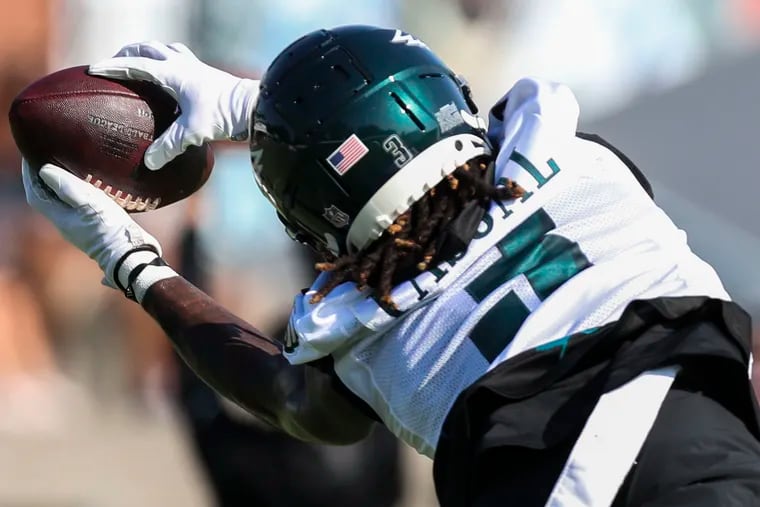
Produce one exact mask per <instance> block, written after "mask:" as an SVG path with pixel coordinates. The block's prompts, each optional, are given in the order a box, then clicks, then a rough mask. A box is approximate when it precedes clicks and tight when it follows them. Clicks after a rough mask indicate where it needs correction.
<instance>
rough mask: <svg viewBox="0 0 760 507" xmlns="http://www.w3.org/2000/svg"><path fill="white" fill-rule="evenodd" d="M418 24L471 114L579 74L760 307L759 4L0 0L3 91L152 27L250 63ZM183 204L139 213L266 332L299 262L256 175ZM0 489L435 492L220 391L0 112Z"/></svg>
mask: <svg viewBox="0 0 760 507" xmlns="http://www.w3.org/2000/svg"><path fill="white" fill-rule="evenodd" d="M349 23H368V24H377V25H385V26H393V27H400V28H403V29H405V30H407V31H410V32H412V33H414V34H415V35H417V36H418V37H419V38H421V39H423V40H424V41H425V42H427V44H428V45H429V46H430V47H431V48H432V49H433V50H434V51H436V52H437V53H439V54H440V55H441V56H443V58H444V59H445V60H446V61H447V62H448V63H449V65H450V66H451V67H452V68H453V69H454V70H455V71H457V72H459V73H461V74H464V75H465V76H466V77H467V78H468V80H469V81H470V83H471V85H472V88H473V90H474V94H475V99H476V101H477V102H478V103H479V104H480V106H481V108H482V109H483V110H484V111H487V109H488V108H489V107H490V106H491V104H492V103H493V102H495V101H496V100H497V99H498V98H499V97H500V96H501V95H503V94H504V93H505V92H506V91H507V90H508V89H509V87H510V86H511V85H512V84H513V83H514V81H515V80H516V79H518V78H520V77H522V76H525V75H538V76H543V77H547V78H551V79H555V80H559V81H563V82H565V83H567V84H569V85H570V86H571V87H572V88H573V89H574V91H575V92H576V94H577V96H578V98H579V101H580V103H581V112H582V114H581V127H582V130H584V131H588V132H595V133H598V134H600V135H602V136H603V137H605V138H607V139H608V140H609V141H611V142H612V143H613V144H616V145H617V146H618V147H619V148H620V149H622V150H623V151H624V152H625V153H626V154H627V155H628V156H629V157H631V158H632V159H633V160H634V161H635V162H636V163H637V164H638V165H639V167H640V168H641V169H642V170H643V172H644V173H645V174H646V175H647V176H648V177H649V179H650V180H651V182H652V184H653V186H654V190H655V197H656V200H657V201H658V203H659V204H660V205H661V206H662V207H663V208H665V209H666V210H667V211H668V212H669V213H670V214H671V216H672V217H673V218H674V220H675V221H676V222H677V223H679V224H680V225H681V226H682V227H683V228H684V229H685V230H686V231H687V233H688V235H689V238H690V242H691V244H692V246H693V248H694V249H695V250H696V251H697V252H698V253H699V254H700V255H701V256H702V257H704V258H705V259H707V260H708V261H710V262H711V263H712V264H713V265H714V266H715V267H716V269H717V271H718V272H719V273H720V274H721V276H722V277H723V279H724V281H725V283H726V285H727V287H728V289H729V291H730V293H731V294H732V295H733V297H734V299H736V300H737V301H739V302H740V303H742V304H743V305H744V307H745V308H747V309H748V310H749V311H750V312H751V313H752V314H753V316H754V318H755V321H756V322H759V323H760V270H758V269H757V265H756V262H757V259H758V256H759V255H760V221H758V213H757V210H758V205H757V202H758V199H757V197H756V191H757V189H758V188H760V170H758V168H757V166H758V161H760V142H758V137H759V136H758V134H760V120H758V118H760V97H759V96H758V92H757V90H758V84H760V2H757V0H668V1H667V2H663V1H662V0H355V1H353V2H346V1H345V0H277V1H276V2H272V1H263V0H130V1H129V2H127V1H117V0H26V1H24V2H4V4H3V16H2V17H0V105H1V106H2V108H4V110H5V111H7V110H8V106H9V104H10V101H11V100H12V98H13V97H14V96H15V95H16V94H17V93H18V91H20V90H21V88H23V87H24V86H25V85H27V84H29V83H30V82H31V81H33V80H35V79H36V78H38V77H41V76H42V75H44V74H46V73H48V72H50V71H52V70H55V69H58V68H62V67H68V66H72V65H79V64H87V63H89V62H92V61H94V60H98V59H101V58H105V57H108V56H110V55H112V54H113V53H115V52H116V51H117V50H118V49H119V48H120V47H121V46H122V45H124V44H127V43H130V42H135V41H140V40H148V39H156V40H162V41H166V42H169V41H182V42H184V43H185V44H187V45H188V46H189V47H190V48H192V49H193V50H194V51H195V52H196V53H197V54H198V55H199V56H200V57H201V58H202V59H204V60H206V61H207V62H209V63H211V64H213V65H216V66H219V67H223V68H225V69H227V70H230V71H231V72H235V73H237V74H240V75H246V76H251V77H255V76H258V75H260V74H261V72H263V70H265V68H266V66H267V63H268V62H269V61H270V60H271V58H272V57H273V56H274V55H276V54H277V53H278V52H279V51H280V50H281V49H283V48H284V47H285V46H286V45H287V44H288V43H289V42H291V41H292V40H294V39H296V38H297V37H299V36H300V35H302V34H304V33H306V32H308V31H311V30H313V29H317V28H323V27H324V28H328V27H331V26H336V25H340V24H349ZM216 159H217V163H216V169H215V171H214V173H213V174H212V177H211V179H210V180H209V182H208V183H207V185H206V186H205V187H204V188H203V189H202V190H201V191H200V192H199V193H198V194H197V195H196V196H194V197H193V198H192V199H189V200H187V201H184V202H182V203H179V204H176V205H174V206H171V207H169V208H167V209H165V210H159V211H156V212H153V213H151V214H149V215H145V216H141V217H140V221H141V222H142V223H143V224H144V225H145V226H146V227H147V228H148V229H149V230H150V231H151V232H152V233H154V234H155V235H156V236H157V237H158V238H159V239H160V240H161V242H162V244H163V245H164V248H165V250H166V252H167V256H168V258H169V260H170V262H172V264H174V265H175V266H177V267H178V269H179V270H180V271H182V272H183V273H184V274H185V275H186V276H188V277H189V278H191V279H192V280H194V281H195V282H196V283H197V284H199V285H200V286H202V287H204V288H205V289H206V290H207V291H209V292H210V293H212V294H213V295H214V296H215V297H216V298H217V299H218V300H220V301H221V302H222V303H223V304H225V305H227V306H228V307H230V308H231V309H232V310H233V311H235V312H237V313H238V314H240V315H242V316H244V317H245V318H247V319H249V320H251V321H252V322H255V323H256V324H257V325H258V326H259V327H260V328H263V329H265V330H269V331H272V332H276V331H277V330H278V329H280V328H281V327H282V326H283V325H284V319H285V318H286V316H287V313H288V311H289V307H290V302H291V298H292V296H293V294H295V292H296V291H297V290H299V289H300V288H301V287H304V286H306V285H308V284H309V282H310V278H311V277H312V269H311V262H312V259H310V258H309V257H308V254H307V253H306V252H304V251H302V250H301V249H300V247H298V246H297V245H295V244H293V243H291V242H290V240H288V239H287V237H286V235H285V234H283V232H282V231H281V228H280V226H279V225H278V222H277V220H276V219H275V216H274V213H273V212H272V211H271V210H270V209H269V208H268V205H267V204H266V203H265V201H264V199H263V198H262V197H261V196H260V195H259V194H258V191H257V190H256V189H255V186H254V184H253V180H252V178H251V173H250V168H249V162H248V156H247V151H246V147H245V145H219V146H217V147H216ZM0 208H1V209H0V217H2V218H0V507H20V506H24V507H29V506H35V507H48V506H50V507H52V506H56V507H63V506H66V507H75V506H76V507H80V506H81V507H85V506H86V507H90V506H92V507H100V506H103V507H111V506H113V507H116V506H134V505H140V506H141V507H154V506H155V507H158V506H167V505H183V506H186V507H195V506H197V507H212V506H234V505H256V506H270V505H271V506H291V505H293V506H305V507H308V506H315V507H316V506H320V505H329V506H331V507H340V506H342V505H362V506H374V505H376V506H378V507H380V506H388V507H390V506H396V507H425V506H428V505H435V501H434V496H433V493H432V489H431V480H430V463H429V462H428V461H427V460H426V459H424V458H420V457H419V456H416V454H415V453H414V452H413V451H410V450H408V449H407V448H406V447H404V446H402V445H398V444H396V443H395V442H394V440H393V439H392V438H390V437H389V436H388V435H387V434H386V433H385V432H384V431H382V430H378V431H377V432H375V434H374V435H373V436H372V437H371V438H370V439H369V440H367V441H366V442H364V443H362V444H360V445H356V446H350V447H344V448H328V447H319V446H306V445H301V444H296V443H294V442H292V441H290V440H289V439H285V438H283V437H281V436H279V435H277V434H274V433H270V432H269V431H268V430H267V429H266V428H264V427H263V426H262V425H260V424H259V423H258V422H257V421H255V420H254V419H252V418H250V417H248V416H246V415H244V414H241V413H240V412H238V411H237V410H236V409H235V408H234V407H231V406H230V405H229V404H228V403H226V402H225V401H223V400H220V399H219V398H217V397H216V396H215V395H214V394H213V393H211V392H210V391H209V390H208V389H207V388H205V386H204V385H202V384H201V383H199V382H198V381H197V380H196V379H195V378H194V377H193V376H192V375H190V374H188V372H187V371H186V370H185V369H184V368H183V367H182V365H181V364H180V363H178V361H177V360H176V358H175V356H174V354H173V351H172V350H171V347H170V346H169V342H168V341H167V340H166V339H165V338H164V337H163V336H162V333H161V330H160V329H159V328H158V327H157V326H156V325H155V324H154V323H153V322H152V321H150V320H149V319H147V318H146V317H145V316H144V315H143V314H142V312H141V310H140V309H139V307H138V306H137V305H134V304H132V303H129V302H127V301H125V300H124V299H123V298H122V297H121V296H120V294H118V293H116V292H115V291H112V290H110V289H106V288H104V287H102V286H101V285H100V283H99V282H100V275H99V272H98V270H97V268H96V267H95V266H94V264H93V263H91V262H90V261H89V260H88V259H86V258H85V257H84V256H83V255H81V254H80V253H79V252H77V251H73V250H72V249H71V248H69V247H68V246H67V244H66V243H65V242H64V241H63V240H62V239H61V238H60V237H59V236H58V234H57V233H56V232H55V231H52V230H51V228H50V226H48V225H47V224H46V223H45V222H43V221H42V220H41V219H40V217H38V216H36V215H35V214H33V213H32V212H31V211H30V210H29V209H28V208H27V206H26V203H25V201H24V196H23V189H22V187H21V182H20V176H19V156H18V153H17V152H16V149H15V146H14V144H13V141H12V139H11V136H10V132H9V130H8V125H7V122H5V121H3V122H2V123H1V124H0Z"/></svg>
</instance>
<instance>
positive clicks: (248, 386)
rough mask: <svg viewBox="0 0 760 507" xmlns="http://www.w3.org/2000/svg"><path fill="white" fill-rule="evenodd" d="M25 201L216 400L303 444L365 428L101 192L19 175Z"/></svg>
mask: <svg viewBox="0 0 760 507" xmlns="http://www.w3.org/2000/svg"><path fill="white" fill-rule="evenodd" d="M22 173H23V180H24V189H25V191H26V196H27V201H28V202H29V204H30V205H31V206H32V207H33V208H35V209H36V210H37V211H39V212H40V213H42V214H43V215H45V216H46V217H47V218H48V220H50V221H51V222H52V223H53V224H54V225H55V226H56V227H57V228H58V230H59V231H60V232H61V234H62V235H63V236H64V237H65V238H66V239H67V240H68V241H69V242H70V243H71V244H73V245H74V246H76V247H77V248H79V249H80V250H82V251H83V252H84V253H86V254H87V255H88V256H89V257H90V258H92V259H93V260H94V261H96V262H97V263H98V265H99V266H100V268H101V269H102V270H103V273H104V275H105V276H104V279H103V283H104V284H105V285H108V286H110V287H114V288H118V289H121V290H122V291H124V292H125V294H127V296H128V297H130V298H131V299H134V300H136V301H137V302H139V303H141V304H142V305H143V307H144V308H145V309H146V310H147V311H148V313H150V314H151V315H152V316H153V317H154V318H155V319H156V320H157V321H158V323H159V324H160V325H161V326H162V327H163V328H164V330H166V332H167V334H168V335H169V337H170V339H171V340H172V342H173V343H174V346H175V347H176V349H177V350H178V351H179V353H180V355H181V356H182V358H183V359H184V360H185V361H186V362H187V363H188V365H189V366H190V367H191V368H192V369H193V370H194V371H195V372H196V373H197V374H198V375H199V376H200V377H201V378H202V379H203V380H204V381H206V382H207V383H208V384H209V385H210V386H211V387H213V388H214V389H216V390H217V391H218V392H219V393H220V394H222V395H223V396H226V397H228V398H230V399H232V400H233V401H236V402H237V403H238V404H240V405H241V406H242V407H243V408H246V409H247V410H249V411H250V412H252V413H253V414H255V415H257V416H259V417H261V418H262V419H264V420H266V421H269V422H270V423H271V424H273V425H274V426H276V427H279V428H281V429H283V430H284V431H286V432H288V433H290V434H292V435H293V436H295V437H297V438H301V439H305V440H313V441H321V442H326V443H349V442H353V441H356V440H358V439H360V438H362V437H363V436H364V435H366V433H367V432H368V431H369V428H370V426H371V422H370V419H369V418H367V417H365V416H364V415H362V413H361V412H360V411H359V410H358V409H356V408H354V407H353V406H352V405H351V404H350V402H349V401H348V400H347V399H345V398H344V397H343V395H342V394H340V393H339V392H337V390H336V389H335V386H334V384H333V378H332V377H331V376H330V375H328V374H327V373H324V372H322V371H320V370H319V369H317V368H315V367H312V366H298V367H296V366H291V365H290V364H289V363H288V362H287V361H286V360H285V359H284V357H283V356H282V355H281V354H280V346H279V344H278V343H277V342H275V341H273V340H271V339H269V338H267V337H266V336H264V335H263V334H262V333H260V332H258V331H257V330H256V329H254V328H253V327H252V326H251V325H250V324H248V323H246V322H244V321H243V320H242V319H239V318H238V317H236V316H234V315H233V314H231V313H230V312H228V311H226V310H225V309H224V308H222V307H221V306H220V305H218V304H217V303H216V302H215V301H214V300H213V299H211V298H210V297H209V296H207V295H206V294H204V293H203V292H202V291H200V290H199V289H197V288H195V287H194V286H193V285H191V284H190V283H189V282H187V281H186V280H184V279H183V278H181V277H180V276H178V275H177V273H176V272H174V271H173V270H172V269H171V268H170V267H169V266H167V265H165V264H164V263H163V261H162V260H161V248H160V245H159V243H158V241H156V239H155V238H153V237H152V236H151V235H150V234H148V233H147V232H146V231H145V230H143V229H142V228H141V227H140V226H139V225H138V224H137V223H136V222H134V220H132V218H131V217H130V216H129V215H128V214H127V213H126V212H125V211H124V210H123V209H122V208H121V207H120V206H119V205H118V204H116V203H115V202H113V200H111V198H110V197H108V195H106V194H105V192H102V191H101V190H99V189H97V188H95V187H94V186H93V185H90V184H89V183H86V182H85V181H83V180H81V179H79V178H78V177H76V176H74V175H73V174H71V173H69V172H67V171H66V170H64V169H61V168H60V167H56V166H53V165H50V164H47V165H45V166H43V167H42V168H41V170H40V171H39V175H38V174H37V173H36V171H35V170H34V169H32V168H30V167H29V166H28V164H27V163H26V162H24V163H23V167H22Z"/></svg>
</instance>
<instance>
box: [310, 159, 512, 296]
mask: <svg viewBox="0 0 760 507" xmlns="http://www.w3.org/2000/svg"><path fill="white" fill-rule="evenodd" d="M488 163H489V160H488V159H487V158H485V157H479V158H476V159H473V160H471V161H470V162H468V163H466V164H464V165H462V166H460V167H457V168H456V169H455V170H454V172H453V173H452V174H450V175H448V176H447V177H446V178H445V179H443V180H442V181H441V182H439V183H438V184H437V185H436V186H435V187H433V188H431V189H430V190H429V191H428V192H427V193H426V194H425V195H423V196H422V198H420V199H419V200H418V201H416V202H415V203H414V204H413V205H412V206H411V207H410V208H409V209H408V210H407V211H406V212H404V213H402V214H401V215H399V217H398V218H396V220H395V221H394V222H393V224H391V225H390V226H388V228H387V229H386V230H385V231H383V234H382V235H381V236H380V237H379V238H378V239H376V240H375V241H373V242H372V243H371V244H370V245H369V246H368V247H367V248H365V249H364V250H361V251H360V252H357V253H355V254H350V255H342V256H340V257H337V258H335V257H333V258H331V259H327V260H325V262H319V263H317V264H316V265H315V267H316V269H317V270H319V271H328V272H330V274H331V276H330V277H329V278H328V280H327V282H326V283H325V284H324V285H323V286H322V288H321V289H320V290H319V291H318V292H317V293H316V294H315V295H314V296H312V298H311V302H312V303H317V302H319V301H321V300H322V299H323V298H324V297H325V296H326V295H327V294H329V293H330V291H331V290H333V289H334V288H335V287H337V286H338V285H340V284H341V283H343V282H346V281H354V282H356V284H357V286H358V288H359V289H364V288H366V287H371V288H372V289H374V291H375V295H376V297H377V299H378V301H379V302H380V303H381V304H383V305H387V306H388V307H389V308H396V305H395V304H394V302H393V300H392V299H391V295H390V292H391V289H392V288H393V286H394V284H395V283H397V282H398V281H400V280H403V279H405V278H409V277H411V276H413V275H414V270H417V271H418V272H420V271H424V270H426V269H427V268H428V266H431V265H435V264H436V263H437V262H440V261H442V260H444V259H438V258H437V257H436V255H437V254H438V252H437V246H438V245H437V243H436V239H437V235H438V234H439V233H441V232H442V231H444V230H445V228H446V226H447V225H448V224H449V223H450V222H451V220H452V219H454V218H456V217H457V215H459V213H460V212H461V211H462V210H463V209H464V207H465V206H466V205H467V204H469V203H471V202H473V201H479V202H480V203H482V204H487V203H488V202H490V201H493V200H501V201H503V200H507V199H513V198H516V197H522V196H523V195H524V193H525V191H524V190H523V188H522V187H520V185H518V184H517V183H516V182H514V181H512V180H507V181H506V183H505V184H504V185H500V186H495V185H493V184H492V183H491V181H489V175H490V171H488ZM410 266H411V269H410Z"/></svg>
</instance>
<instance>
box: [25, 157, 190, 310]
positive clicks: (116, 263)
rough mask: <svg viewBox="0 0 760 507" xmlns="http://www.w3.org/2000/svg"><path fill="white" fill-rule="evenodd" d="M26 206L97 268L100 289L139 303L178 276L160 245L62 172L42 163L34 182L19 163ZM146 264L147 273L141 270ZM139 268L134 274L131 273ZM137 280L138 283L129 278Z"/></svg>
mask: <svg viewBox="0 0 760 507" xmlns="http://www.w3.org/2000/svg"><path fill="white" fill-rule="evenodd" d="M21 172H22V175H23V180H24V190H25V192H26V200H27V202H28V203H29V204H30V205H31V206H32V207H33V208H34V209H36V210H37V211H39V212H40V213H42V214H43V215H45V217H47V219H48V220H50V221H51V222H52V223H53V225H55V227H56V228H57V229H58V230H59V231H60V232H61V234H62V235H63V237H64V238H65V239H66V240H67V241H69V243H71V244H72V245H74V246H75V247H77V248H78V249H80V250H81V251H83V252H84V253H86V254H87V255H88V256H89V257H90V258H91V259H93V260H94V261H95V262H97V263H98V265H99V266H100V269H102V270H103V273H104V274H105V277H104V279H103V284H104V285H107V286H109V287H113V288H118V289H121V290H123V291H124V292H125V293H127V296H128V297H131V298H136V299H137V300H138V301H141V300H142V296H143V295H144V294H145V291H146V290H147V289H148V287H150V285H152V284H153V283H155V282H156V281H159V280H162V279H164V278H170V277H172V276H177V275H176V273H175V272H174V271H173V270H172V269H171V268H169V267H168V266H166V265H165V264H164V263H163V262H162V261H161V260H160V256H161V245H159V243H158V241H157V240H156V238H154V237H153V236H151V235H150V234H148V233H147V232H145V230H143V228H142V227H140V226H139V225H138V224H137V223H135V221H134V220H132V218H131V217H130V216H129V215H128V214H127V212H126V211H124V209H122V208H121V206H119V205H118V204H116V203H115V202H114V201H113V200H112V199H111V198H110V197H109V196H108V195H106V193H105V192H103V191H102V190H100V189H97V188H95V187H94V186H93V185H91V184H90V183H87V182H85V181H83V180H82V179H80V178H78V177H76V176H74V175H73V174H71V173H69V172H68V171H66V170H65V169H61V168H60V167H57V166H54V165H52V164H45V165H44V166H42V169H40V172H39V177H37V175H36V174H35V173H34V171H33V170H32V169H31V168H30V167H29V164H28V163H27V162H26V160H24V161H22V167H21ZM148 265H150V266H151V268H152V269H151V270H145V267H146V266H148ZM138 267H141V268H140V270H139V272H138V271H137V270H136V268H138ZM133 271H134V272H135V274H140V273H146V271H147V273H149V274H150V276H147V277H145V276H141V277H140V282H139V284H135V280H134V279H132V275H133Z"/></svg>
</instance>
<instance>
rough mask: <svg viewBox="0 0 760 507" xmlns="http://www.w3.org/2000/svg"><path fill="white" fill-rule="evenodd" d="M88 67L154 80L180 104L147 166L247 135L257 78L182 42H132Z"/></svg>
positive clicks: (93, 70)
mask: <svg viewBox="0 0 760 507" xmlns="http://www.w3.org/2000/svg"><path fill="white" fill-rule="evenodd" d="M89 72H90V74H93V75H96V76H104V77H108V78H113V79H136V80H140V81H150V82H152V83H156V84H158V85H160V86H161V87H162V88H163V89H164V90H166V91H167V92H168V93H169V94H170V95H171V96H172V97H174V99H175V100H176V101H177V103H178V104H179V107H180V109H181V111H182V113H181V114H180V116H179V118H177V120H176V121H175V122H174V123H173V124H172V125H171V126H169V128H168V129H167V130H166V131H165V132H164V133H163V134H162V135H160V136H159V137H158V138H157V139H156V140H155V141H154V142H153V144H151V146H150V147H149V148H148V150H147V151H146V152H145V165H146V166H147V167H148V168H149V169H154V170H155V169H159V168H160V167H162V166H163V165H164V164H166V163H167V162H169V161H170V160H172V159H174V157H176V156H177V155H179V154H180V153H182V152H183V151H185V149H186V148H187V147H188V146H190V145H195V146H200V145H201V144H203V143H204V142H207V141H222V140H233V141H242V140H245V139H247V138H248V134H249V133H248V129H249V126H248V123H249V121H250V117H251V113H252V111H253V108H254V105H255V103H256V99H257V98H258V94H259V81H257V80H253V79H242V78H239V77H236V76H233V75H232V74H229V73H227V72H224V71H222V70H219V69H216V68H214V67H211V66H210V65H207V64H205V63H203V62H201V61H200V60H199V59H198V58H197V57H196V56H195V55H194V54H193V53H192V52H191V51H190V50H189V49H188V48H187V47H186V46H185V45H184V44H181V43H179V42H175V43H172V44H163V43H160V42H141V43H138V44H131V45H129V46H125V47H123V48H122V49H121V50H119V52H118V53H116V56H114V57H113V58H109V59H107V60H103V61H100V62H97V63H94V64H92V65H90V69H89Z"/></svg>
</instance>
